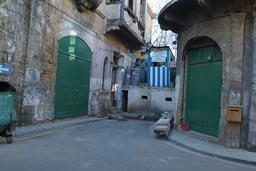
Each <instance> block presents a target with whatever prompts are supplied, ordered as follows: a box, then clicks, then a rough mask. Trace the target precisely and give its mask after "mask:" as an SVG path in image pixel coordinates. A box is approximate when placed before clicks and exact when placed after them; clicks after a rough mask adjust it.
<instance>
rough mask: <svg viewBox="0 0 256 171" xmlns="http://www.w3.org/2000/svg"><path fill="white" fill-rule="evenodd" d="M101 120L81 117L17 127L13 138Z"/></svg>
mask: <svg viewBox="0 0 256 171" xmlns="http://www.w3.org/2000/svg"><path fill="white" fill-rule="evenodd" d="M101 120H103V118H90V117H81V118H72V119H67V120H60V121H55V122H50V123H45V124H38V125H30V126H24V127H17V128H16V130H15V131H14V132H13V136H16V137H20V136H23V135H27V134H35V133H39V132H43V131H49V130H52V129H57V128H64V127H68V126H75V125H80V124H84V123H92V122H97V121H101Z"/></svg>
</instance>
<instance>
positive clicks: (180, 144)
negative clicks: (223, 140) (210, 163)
mask: <svg viewBox="0 0 256 171" xmlns="http://www.w3.org/2000/svg"><path fill="white" fill-rule="evenodd" d="M168 140H169V141H170V142H171V143H173V144H174V145H177V146H179V147H182V148H185V149H188V150H190V151H193V152H196V153H199V154H202V155H206V156H210V157H216V158H218V159H223V160H227V161H231V162H236V163H241V164H246V165H251V166H256V162H253V161H248V160H243V159H237V158H232V157H227V156H222V155H219V154H214V153H209V152H206V151H201V150H198V149H196V148H192V147H190V146H187V145H184V144H182V143H180V142H178V141H175V140H173V139H170V138H168Z"/></svg>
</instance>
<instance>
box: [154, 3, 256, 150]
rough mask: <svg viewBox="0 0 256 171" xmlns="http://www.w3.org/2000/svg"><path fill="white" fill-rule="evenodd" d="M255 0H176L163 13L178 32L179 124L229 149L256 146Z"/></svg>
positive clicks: (162, 19) (166, 26)
mask: <svg viewBox="0 0 256 171" xmlns="http://www.w3.org/2000/svg"><path fill="white" fill-rule="evenodd" d="M255 5H256V2H255V1H253V0H234V1H230V0H222V1H214V0H177V1H170V2H169V3H168V4H167V5H166V6H165V7H164V8H163V9H162V10H161V12H160V14H159V17H158V21H159V23H160V25H161V28H162V29H164V30H172V31H173V32H175V33H178V35H179V37H178V60H177V77H176V82H178V83H179V85H180V86H178V87H176V92H177V95H178V98H177V99H175V101H176V102H177V109H176V124H179V123H181V122H187V123H188V124H189V126H190V129H192V130H194V131H197V132H200V133H203V134H207V135H211V136H214V137H216V138H217V140H218V142H219V143H222V144H225V145H226V146H229V147H235V148H239V147H242V148H247V149H249V150H255V149H256V103H255V102H256V100H255V98H256V85H255V80H256V67H255V66H256V51H255V49H256V39H255V36H256V27H255V26H256V18H255V16H256V15H255V12H256V11H255Z"/></svg>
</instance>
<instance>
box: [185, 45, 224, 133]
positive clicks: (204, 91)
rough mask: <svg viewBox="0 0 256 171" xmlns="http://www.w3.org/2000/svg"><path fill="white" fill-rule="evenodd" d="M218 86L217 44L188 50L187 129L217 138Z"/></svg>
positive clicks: (219, 86)
mask: <svg viewBox="0 0 256 171" xmlns="http://www.w3.org/2000/svg"><path fill="white" fill-rule="evenodd" d="M221 85H222V53H221V50H220V49H219V48H218V47H217V46H208V47H203V48H195V49H190V51H189V56H188V65H187V89H186V122H188V123H189V127H190V129H192V130H194V131H197V132H200V133H203V134H207V135H210V136H214V137H218V129H219V120H220V105H221Z"/></svg>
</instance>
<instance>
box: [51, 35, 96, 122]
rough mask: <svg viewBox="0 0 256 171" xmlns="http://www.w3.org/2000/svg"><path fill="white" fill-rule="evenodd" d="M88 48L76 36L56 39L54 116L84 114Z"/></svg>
mask: <svg viewBox="0 0 256 171" xmlns="http://www.w3.org/2000/svg"><path fill="white" fill-rule="evenodd" d="M90 70H91V51H90V48H89V47H88V45H87V44H86V43H85V42H84V41H83V40H82V39H81V38H79V37H77V36H67V37H64V38H62V39H60V40H59V49H58V60H57V73H56V86H55V105H54V117H55V118H66V117H72V116H79V115H84V114H88V97H89V85H90Z"/></svg>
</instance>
